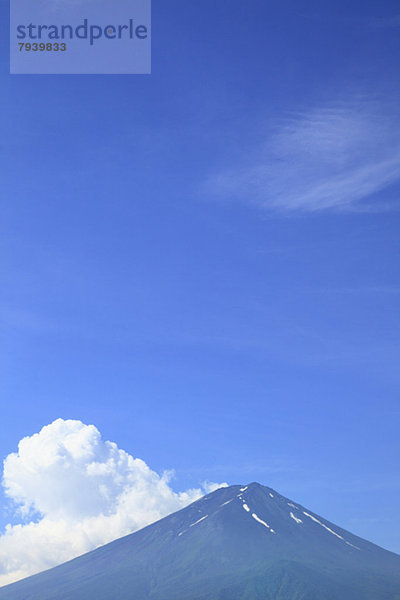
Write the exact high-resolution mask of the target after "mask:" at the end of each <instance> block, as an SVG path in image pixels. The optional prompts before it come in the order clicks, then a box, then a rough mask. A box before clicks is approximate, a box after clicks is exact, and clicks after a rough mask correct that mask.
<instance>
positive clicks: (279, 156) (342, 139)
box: [206, 100, 400, 212]
mask: <svg viewBox="0 0 400 600" xmlns="http://www.w3.org/2000/svg"><path fill="white" fill-rule="evenodd" d="M398 125H400V120H399V118H398V117H397V115H396V114H395V113H394V112H393V111H391V110H388V108H387V107H386V106H380V105H379V103H376V102H369V101H365V100H361V101H360V100H359V101H353V102H348V103H338V104H332V105H330V106H325V107H319V108H317V109H313V110H310V111H307V112H299V113H297V114H295V115H294V116H292V117H291V118H290V119H287V120H286V121H284V122H283V123H281V124H280V125H279V126H278V127H277V128H275V130H274V132H273V133H272V134H271V135H270V137H269V139H267V140H266V141H265V142H264V143H262V144H259V145H258V148H257V149H256V151H252V152H248V153H247V156H248V157H249V156H251V158H246V159H244V160H243V164H242V165H240V166H235V167H234V168H232V169H230V170H228V171H222V172H220V173H217V174H216V175H214V176H213V177H211V178H210V179H209V181H208V182H207V184H206V192H207V193H208V194H209V195H211V196H212V197H214V198H220V199H224V200H227V199H230V200H239V201H242V202H246V203H251V204H254V205H257V206H259V207H261V208H264V209H268V210H275V211H285V212H294V211H303V212H319V211H348V210H353V211H354V210H357V211H360V210H363V211H371V210H375V211H381V210H386V209H387V208H388V205H387V204H385V203H383V202H382V201H379V202H378V199H377V198H374V196H375V195H377V194H378V193H379V192H381V191H382V190H384V189H385V188H388V187H389V186H390V185H392V184H394V183H395V182H397V181H399V180H400V127H398Z"/></svg>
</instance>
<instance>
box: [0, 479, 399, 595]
mask: <svg viewBox="0 0 400 600" xmlns="http://www.w3.org/2000/svg"><path fill="white" fill-rule="evenodd" d="M0 600H400V556H398V555H397V554H393V553H391V552H388V551H386V550H383V549H382V548H379V547H378V546H375V545H374V544H371V543H370V542H367V541H365V540H363V539H361V538H359V537H357V536H355V535H353V534H351V533H349V532H348V531H345V530H343V529H341V528H340V527H337V526H336V525H334V524H333V523H330V522H329V521H326V520H325V519H323V518H322V517H320V516H318V515H316V514H315V513H313V512H312V511H311V510H309V509H307V508H304V507H303V506H300V505H299V504H297V503H296V502H293V501H291V500H289V499H288V498H285V497H284V496H281V495H280V494H279V493H277V492H276V491H274V490H272V489H271V488H268V487H264V486H261V485H259V484H258V483H252V484H249V485H247V486H231V487H228V488H222V489H219V490H217V491H215V492H213V493H211V494H209V495H207V496H205V497H204V498H201V499H200V500H198V501H197V502H194V503H193V504H191V505H190V506H188V507H186V508H184V509H183V510H181V511H179V512H176V513H174V514H172V515H170V516H168V517H166V518H164V519H161V520H160V521H158V522H157V523H153V524H152V525H149V526H148V527H145V528H144V529H142V530H140V531H137V532H136V533H133V534H131V535H128V536H126V537H124V538H121V539H119V540H116V541H114V542H111V543H110V544H107V545H106V546H103V547H101V548H98V549H97V550H94V551H93V552H89V553H88V554H85V555H83V556H80V557H79V558H76V559H74V560H72V561H70V562H68V563H65V564H63V565H60V566H58V567H55V568H54V569H50V570H49V571H45V572H44V573H40V574H38V575H34V576H33V577H28V578H27V579H24V580H22V581H18V582H17V583H14V584H11V585H8V586H5V587H3V588H1V589H0Z"/></svg>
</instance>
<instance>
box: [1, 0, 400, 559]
mask: <svg viewBox="0 0 400 600" xmlns="http://www.w3.org/2000/svg"><path fill="white" fill-rule="evenodd" d="M0 7H1V21H2V23H3V24H2V36H1V40H0V45H1V86H2V94H1V99H0V102H1V131H2V135H1V139H2V144H1V154H2V159H1V171H2V176H1V182H2V183H1V188H2V198H3V199H2V214H3V216H2V222H1V230H2V231H1V246H2V249H1V279H2V285H1V289H2V292H1V302H0V308H1V312H2V323H3V324H2V348H3V358H2V366H1V397H2V416H1V436H0V455H1V456H2V458H6V456H7V455H8V454H9V453H11V452H14V451H15V450H16V448H17V444H18V442H19V440H20V439H21V438H23V437H24V436H31V435H32V434H34V433H35V432H38V431H39V430H40V429H41V428H42V427H43V426H44V425H47V424H49V423H51V422H52V421H54V420H55V419H57V418H60V417H61V418H63V419H77V420H81V421H82V422H83V423H86V424H94V425H95V426H96V427H97V428H98V429H99V431H100V432H101V434H102V436H103V438H104V439H105V440H112V441H115V442H116V443H117V444H118V446H119V448H123V449H124V450H126V451H127V452H128V453H130V454H132V455H133V456H135V457H140V458H142V459H143V460H145V461H146V463H147V464H148V465H149V466H150V467H151V468H152V469H154V470H155V471H156V472H158V473H161V472H162V471H163V470H165V469H174V470H175V479H174V480H173V481H172V483H171V485H172V487H173V488H174V489H175V490H184V489H187V488H188V487H193V486H198V485H199V482H202V481H204V480H211V481H227V482H228V483H230V484H234V483H238V482H239V483H242V482H243V483H247V482H249V481H254V480H256V481H259V482H261V483H263V484H266V485H270V486H271V487H275V488H276V489H278V490H279V491H280V492H282V493H283V494H285V495H287V496H290V497H292V498H294V499H295V500H296V501H297V502H300V503H302V504H304V505H305V506H308V507H309V508H311V509H312V510H314V511H315V512H317V513H319V514H321V515H323V516H325V517H326V518H328V519H330V520H331V521H333V522H336V523H338V524H339V525H341V526H342V527H344V528H347V529H350V530H351V531H353V532H354V533H356V534H359V535H361V536H362V537H366V538H367V539H369V540H371V541H374V542H376V543H378V544H380V545H383V546H384V547H386V548H388V549H391V550H393V551H396V552H400V537H399V532H400V521H399V515H398V497H399V491H400V483H399V445H400V444H399V435H398V431H399V425H400V423H399V422H400V408H399V401H398V398H399V383H400V375H399V369H398V358H399V349H400V348H399V317H400V311H399V299H400V272H399V266H400V263H399V246H400V239H399V226H400V213H399V206H400V203H399V200H398V196H399V191H400V186H399V182H400V127H399V125H400V110H399V108H398V107H399V99H400V84H399V76H398V74H399V69H400V13H399V9H398V4H397V3H395V2H391V1H387V2H384V3H382V2H378V1H363V2H355V1H354V0H353V1H350V2H343V1H341V2H337V1H336V2H330V1H326V2H324V3H320V2H313V1H311V0H310V1H308V2H301V1H300V2H299V1H298V0H296V1H294V0H293V1H286V2H281V1H280V2H268V3H266V2H264V1H261V0H260V1H259V0H251V1H249V2H246V3H244V2H239V1H238V0H231V1H230V2H229V3H227V2H223V1H220V2H211V1H209V0H202V2H194V1H193V2H191V1H189V2H182V1H178V0H168V1H164V0H163V1H161V0H153V11H152V12H153V16H152V19H153V31H152V39H153V42H152V43H153V66H152V75H151V76H10V75H8V64H7V60H8V54H7V44H8V29H7V25H6V23H7V11H6V3H5V2H4V0H2V1H1V4H0ZM2 505H3V510H2V512H1V513H0V523H2V526H3V527H4V526H5V524H6V523H8V522H10V521H11V522H17V521H18V518H17V517H15V516H13V515H12V513H11V512H10V505H9V502H8V501H6V499H5V498H3V500H2Z"/></svg>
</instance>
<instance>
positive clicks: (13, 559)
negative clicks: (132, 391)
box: [0, 419, 226, 586]
mask: <svg viewBox="0 0 400 600" xmlns="http://www.w3.org/2000/svg"><path fill="white" fill-rule="evenodd" d="M169 482H170V473H164V474H162V475H159V474H157V473H156V472H155V471H152V470H151V469H150V468H149V467H148V465H147V464H146V463H145V462H144V461H143V460H141V459H139V458H133V457H132V456H131V455H130V454H128V453H127V452H125V451H124V450H121V449H120V448H118V446H117V445H116V444H115V443H113V442H108V441H103V440H102V438H101V435H100V432H99V431H98V429H97V428H96V427H95V426H94V425H85V424H84V423H82V422H81V421H75V420H63V419H57V420H56V421H54V422H53V423H51V424H50V425H47V426H46V427H43V429H42V430H41V431H40V432H39V433H36V434H34V435H32V436H30V437H25V438H24V439H22V440H21V441H20V443H19V445H18V452H16V453H12V454H10V455H9V456H8V457H7V458H6V459H5V461H4V471H3V486H4V489H5V493H6V495H7V496H8V497H9V498H10V499H11V500H12V501H13V502H14V503H15V504H16V506H17V507H18V511H19V514H20V515H21V519H22V520H23V522H22V523H20V524H17V525H7V527H6V530H5V532H4V533H3V535H1V536H0V586H2V585H6V584H8V583H11V582H13V581H16V580H18V579H21V578H22V577H26V576H28V575H32V574H33V573H37V572H39V571H42V570H44V569H47V568H50V567H52V566H55V565H57V564H60V563H62V562H65V561H67V560H70V559H71V558H74V557H75V556H78V555H80V554H83V553H85V552H88V551H89V550H92V549H94V548H97V547H98V546H101V545H103V544H105V543H107V542H110V541H112V540H114V539H116V538H118V537H121V536H123V535H126V534H128V533H131V532H133V531H136V530H138V529H141V528H142V527H145V526H146V525H148V524H149V523H152V522H154V521H156V520H158V519H160V518H162V517H164V516H166V515H167V514H170V513H172V512H174V511H176V510H179V509H181V508H183V507H184V506H186V505H187V504H189V503H190V502H193V501H194V500H197V499H198V498H200V497H201V496H202V495H204V493H209V492H210V491H213V490H214V489H217V488H218V487H221V486H224V485H226V484H215V483H210V482H206V483H204V484H203V487H202V488H198V489H190V490H187V491H185V492H181V493H176V492H174V491H173V489H172V488H171V487H170V485H169Z"/></svg>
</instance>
